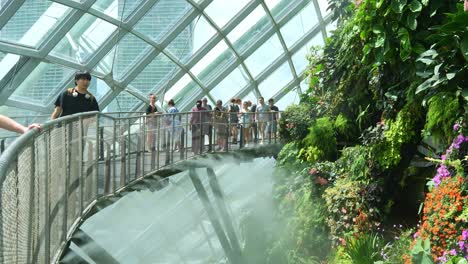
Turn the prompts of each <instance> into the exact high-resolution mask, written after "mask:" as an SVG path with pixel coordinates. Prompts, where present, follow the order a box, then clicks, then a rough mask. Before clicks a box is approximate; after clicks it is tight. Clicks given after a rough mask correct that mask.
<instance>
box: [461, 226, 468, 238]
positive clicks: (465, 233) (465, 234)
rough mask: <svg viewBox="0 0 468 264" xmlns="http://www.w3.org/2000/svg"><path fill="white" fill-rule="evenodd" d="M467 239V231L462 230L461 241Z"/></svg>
mask: <svg viewBox="0 0 468 264" xmlns="http://www.w3.org/2000/svg"><path fill="white" fill-rule="evenodd" d="M467 239H468V230H466V229H464V230H463V231H462V240H467Z"/></svg>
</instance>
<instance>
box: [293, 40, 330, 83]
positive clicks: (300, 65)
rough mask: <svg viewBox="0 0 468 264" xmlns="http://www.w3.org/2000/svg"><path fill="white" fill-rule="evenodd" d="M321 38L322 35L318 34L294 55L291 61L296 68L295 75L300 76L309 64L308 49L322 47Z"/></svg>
mask: <svg viewBox="0 0 468 264" xmlns="http://www.w3.org/2000/svg"><path fill="white" fill-rule="evenodd" d="M323 44H324V43H323V38H322V33H321V32H318V33H317V35H315V36H314V37H313V38H312V40H311V41H309V43H307V44H306V45H305V46H303V47H302V48H301V49H300V50H299V51H297V52H296V53H294V55H293V56H292V61H293V63H294V67H295V68H296V74H297V75H300V74H301V73H302V72H303V71H304V70H305V69H306V67H307V65H308V64H309V61H308V60H307V55H308V54H309V53H310V49H311V48H312V47H316V46H323Z"/></svg>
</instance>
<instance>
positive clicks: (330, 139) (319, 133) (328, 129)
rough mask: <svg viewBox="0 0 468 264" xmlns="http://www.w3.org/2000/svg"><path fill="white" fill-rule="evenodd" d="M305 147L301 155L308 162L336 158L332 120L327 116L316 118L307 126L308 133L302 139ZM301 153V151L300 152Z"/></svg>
mask: <svg viewBox="0 0 468 264" xmlns="http://www.w3.org/2000/svg"><path fill="white" fill-rule="evenodd" d="M303 144H304V146H305V147H306V151H305V153H303V156H304V157H305V158H306V160H307V161H309V162H316V161H319V160H324V159H326V160H333V159H335V158H336V154H337V153H336V152H337V149H336V138H335V131H334V129H333V122H332V121H331V120H330V118H328V117H322V118H319V119H317V120H316V121H315V122H314V123H313V124H312V126H310V128H309V134H308V135H307V137H306V138H305V139H304V141H303ZM301 154H302V153H301Z"/></svg>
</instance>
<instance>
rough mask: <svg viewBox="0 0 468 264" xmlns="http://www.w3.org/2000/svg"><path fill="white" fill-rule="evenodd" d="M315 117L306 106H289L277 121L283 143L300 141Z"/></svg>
mask: <svg viewBox="0 0 468 264" xmlns="http://www.w3.org/2000/svg"><path fill="white" fill-rule="evenodd" d="M314 119H315V115H314V114H313V112H312V111H311V109H310V108H309V107H308V106H306V105H290V106H288V107H287V108H286V110H285V111H284V112H283V114H282V115H281V118H280V120H279V122H278V123H279V134H280V137H281V139H282V140H284V141H285V142H291V141H294V140H298V141H299V140H302V139H303V138H305V137H306V136H307V134H308V132H309V127H310V125H311V124H312V122H313V120H314Z"/></svg>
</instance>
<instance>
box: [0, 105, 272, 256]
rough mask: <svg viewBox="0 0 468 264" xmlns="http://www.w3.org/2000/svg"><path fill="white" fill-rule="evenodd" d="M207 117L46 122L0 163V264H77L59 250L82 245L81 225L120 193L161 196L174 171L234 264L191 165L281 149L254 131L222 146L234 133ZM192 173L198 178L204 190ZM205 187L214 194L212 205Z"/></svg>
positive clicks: (229, 233) (218, 204) (227, 231)
mask: <svg viewBox="0 0 468 264" xmlns="http://www.w3.org/2000/svg"><path fill="white" fill-rule="evenodd" d="M213 114H214V113H212V112H197V113H179V114H161V115H156V116H152V117H149V116H144V115H140V114H139V113H135V114H134V115H131V114H130V115H127V116H126V117H120V116H119V115H114V114H103V113H97V112H90V113H84V114H78V115H73V116H67V117H64V118H61V119H58V120H54V121H49V122H46V123H45V124H43V130H42V132H39V131H36V130H34V131H29V132H28V133H26V134H24V135H23V136H21V137H19V138H18V139H17V140H16V141H14V142H13V143H12V144H11V145H10V146H9V147H8V148H7V149H6V150H5V152H4V153H2V156H1V157H0V263H8V264H10V263H87V261H86V260H84V259H82V258H81V257H80V256H79V254H76V253H75V252H73V250H70V247H69V246H70V243H74V245H75V246H77V247H80V245H84V244H87V245H90V243H91V245H92V242H93V241H92V239H91V238H90V237H88V236H87V235H86V234H85V233H84V232H83V231H82V230H80V229H79V227H80V225H81V224H82V223H83V222H84V221H85V220H86V219H87V218H88V217H90V216H91V215H93V214H95V213H96V212H98V211H99V210H101V209H103V208H105V207H106V206H108V205H110V204H112V203H113V202H115V201H117V200H118V199H119V198H120V197H122V196H123V195H125V194H126V193H129V192H132V191H135V190H142V189H150V190H151V189H161V188H164V186H165V179H166V178H167V177H168V176H171V175H173V174H176V173H179V172H181V171H184V170H188V171H189V172H190V173H189V177H190V180H191V182H192V184H193V186H194V188H195V190H196V194H197V195H198V197H200V199H201V200H202V201H203V208H204V210H205V212H206V213H207V215H208V218H209V220H210V222H211V224H212V226H213V229H214V231H215V233H216V236H217V238H218V239H219V242H220V244H221V246H222V248H223V251H224V253H225V255H226V258H227V259H228V260H229V262H231V263H242V260H241V259H242V256H241V253H240V246H239V243H238V240H237V238H236V236H235V233H234V232H233V230H232V226H230V223H229V219H228V218H229V217H228V214H227V211H226V208H225V204H224V201H223V197H222V191H221V190H220V186H219V184H218V182H217V177H216V174H215V172H214V170H213V169H212V167H211V166H210V165H207V164H206V163H203V162H198V161H197V160H198V159H200V157H204V156H207V155H209V156H211V157H212V158H213V159H217V158H219V156H220V155H223V156H229V157H231V159H230V160H232V161H233V162H241V161H242V160H246V159H247V160H248V159H252V158H254V157H260V156H271V155H275V154H277V153H278V151H279V150H280V148H281V144H280V142H279V141H278V139H277V137H276V133H268V132H265V134H264V135H265V136H264V138H261V136H260V135H259V133H258V132H259V131H258V130H257V129H255V130H254V129H251V130H249V131H248V133H249V134H250V137H249V136H247V135H244V131H245V130H243V129H239V130H240V133H239V137H238V140H239V141H238V142H232V139H231V137H230V136H229V133H228V131H229V130H230V129H231V128H232V127H233V126H238V125H236V124H231V123H230V122H229V118H228V119H226V122H219V120H216V119H214V118H213ZM196 115H198V116H196ZM269 115H271V117H270V118H269V119H270V122H268V126H267V127H266V129H267V130H268V131H276V127H275V126H276V122H275V121H273V119H274V118H273V116H274V115H278V114H277V113H271V114H269ZM194 116H195V118H194ZM252 118H253V116H252ZM241 128H242V126H241ZM246 138H251V139H252V140H251V141H249V142H246ZM247 143H248V145H247ZM246 146H248V147H246ZM196 168H205V169H206V173H207V175H208V179H209V180H208V181H207V182H205V183H203V182H202V181H201V180H200V177H199V175H198V174H197V172H196V170H195V169H196ZM208 186H209V188H210V189H211V192H213V193H214V194H216V195H215V196H214V197H212V198H208V197H207V194H206V193H207V192H206V188H207V187H208ZM215 208H216V209H215ZM215 210H217V212H218V213H217V214H215V213H214V211H215ZM218 215H220V216H221V217H220V218H221V219H218V217H217V216H218ZM94 249H95V250H93V251H92V252H89V253H87V254H88V256H87V257H89V258H90V259H92V260H93V261H94V262H96V263H118V262H116V261H115V260H114V259H113V258H112V256H111V255H110V254H107V253H106V252H105V250H99V246H98V245H97V244H96V245H95V247H94Z"/></svg>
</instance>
